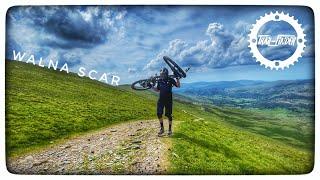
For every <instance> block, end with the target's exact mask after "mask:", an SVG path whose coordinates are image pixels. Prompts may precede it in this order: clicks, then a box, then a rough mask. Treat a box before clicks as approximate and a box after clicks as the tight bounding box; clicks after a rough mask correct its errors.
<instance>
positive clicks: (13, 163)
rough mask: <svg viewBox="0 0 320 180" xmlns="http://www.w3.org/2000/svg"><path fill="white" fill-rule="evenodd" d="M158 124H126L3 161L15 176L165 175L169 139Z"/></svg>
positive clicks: (145, 122)
mask: <svg viewBox="0 0 320 180" xmlns="http://www.w3.org/2000/svg"><path fill="white" fill-rule="evenodd" d="M158 129H159V123H158V120H147V121H135V122H127V123H123V124H119V125H113V126H111V127H108V128H105V129H102V130H100V131H96V132H92V133H89V134H85V135H81V136H77V137H74V138H71V139H69V140H66V141H64V142H63V143H59V144H55V145H50V146H49V147H47V148H45V149H43V150H40V151H36V152H31V153H28V154H25V155H23V156H20V157H16V158H13V159H8V160H7V167H8V169H9V170H10V172H12V173H17V174H166V172H167V168H168V165H169V164H168V162H169V161H168V159H167V156H168V153H169V151H170V150H171V149H170V148H171V147H170V142H171V141H170V138H168V137H167V136H164V137H161V138H159V137H158V136H157V132H158Z"/></svg>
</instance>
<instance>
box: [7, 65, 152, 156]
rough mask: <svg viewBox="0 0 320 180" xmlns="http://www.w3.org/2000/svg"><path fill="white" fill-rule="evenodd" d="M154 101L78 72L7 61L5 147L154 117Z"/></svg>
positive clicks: (20, 146) (21, 146)
mask: <svg viewBox="0 0 320 180" xmlns="http://www.w3.org/2000/svg"><path fill="white" fill-rule="evenodd" d="M154 105H155V100H154V101H151V100H148V101H146V100H145V99H144V98H143V97H142V96H138V95H136V94H134V93H133V92H129V91H124V90H121V89H117V88H115V87H112V86H110V85H106V84H103V83H100V82H98V81H92V80H90V79H89V78H79V77H78V76H77V75H76V74H71V73H70V74H68V75H67V74H66V73H65V72H58V71H54V70H48V69H47V68H41V67H38V66H34V65H31V64H26V63H21V62H17V61H6V134H7V137H6V138H7V149H6V150H7V153H9V155H11V154H12V153H15V152H17V151H18V150H25V149H28V148H30V147H34V146H38V145H45V144H50V142H51V141H54V140H57V139H60V138H63V137H67V136H70V135H72V134H74V133H81V132H86V131H89V130H94V129H97V128H101V127H104V126H106V125H110V124H114V123H118V122H125V121H128V120H140V119H149V118H154V112H155V106H154ZM51 143H52V142H51Z"/></svg>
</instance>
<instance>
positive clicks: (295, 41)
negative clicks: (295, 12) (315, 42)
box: [248, 11, 306, 70]
mask: <svg viewBox="0 0 320 180" xmlns="http://www.w3.org/2000/svg"><path fill="white" fill-rule="evenodd" d="M281 21H284V22H287V23H288V24H290V25H291V26H292V27H293V29H294V30H295V31H296V35H292V34H278V35H277V36H276V37H272V36H270V35H258V33H259V30H260V29H261V27H262V26H264V25H265V24H266V23H269V22H281ZM305 36H306V35H305V34H304V32H303V29H302V27H301V24H299V23H298V20H295V19H294V17H293V16H289V14H284V13H283V12H281V13H279V12H278V11H277V12H276V13H272V12H270V13H269V14H265V15H264V16H261V17H260V19H258V20H256V23H255V24H253V28H252V29H250V34H249V40H248V41H249V47H250V49H251V51H250V52H251V53H252V54H253V57H254V58H256V62H260V65H264V66H265V67H266V68H270V69H271V70H272V69H276V70H278V69H284V68H289V66H290V65H294V63H295V62H297V61H298V59H299V58H300V57H302V53H303V52H304V48H305V47H306V45H305V42H306V39H305ZM258 45H264V46H272V47H274V48H276V47H278V46H296V49H295V51H294V52H293V54H292V55H291V56H289V57H288V58H286V59H284V60H279V59H268V58H266V57H265V56H263V55H262V53H261V52H260V50H259V49H258Z"/></svg>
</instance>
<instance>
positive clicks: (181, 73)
mask: <svg viewBox="0 0 320 180" xmlns="http://www.w3.org/2000/svg"><path fill="white" fill-rule="evenodd" d="M163 60H164V61H165V62H166V63H167V64H168V66H169V67H170V69H171V70H172V71H173V74H174V75H178V76H179V78H185V77H186V76H187V75H186V73H185V72H184V70H183V69H181V67H180V66H179V65H178V64H177V63H176V62H174V61H173V60H172V59H170V58H169V57H168V56H163Z"/></svg>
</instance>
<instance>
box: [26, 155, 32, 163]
mask: <svg viewBox="0 0 320 180" xmlns="http://www.w3.org/2000/svg"><path fill="white" fill-rule="evenodd" d="M24 160H25V161H29V162H30V161H33V157H32V156H27V157H26V158H24Z"/></svg>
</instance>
